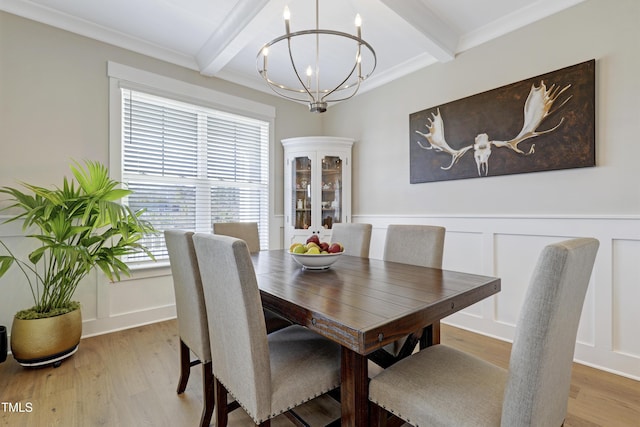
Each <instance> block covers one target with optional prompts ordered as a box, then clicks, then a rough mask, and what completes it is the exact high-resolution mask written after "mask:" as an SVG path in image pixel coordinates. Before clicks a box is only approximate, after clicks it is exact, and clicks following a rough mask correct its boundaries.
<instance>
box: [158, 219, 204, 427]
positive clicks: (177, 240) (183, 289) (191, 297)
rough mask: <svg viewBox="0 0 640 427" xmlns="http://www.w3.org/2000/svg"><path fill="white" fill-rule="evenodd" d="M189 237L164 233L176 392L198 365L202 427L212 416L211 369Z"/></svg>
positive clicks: (199, 285)
mask: <svg viewBox="0 0 640 427" xmlns="http://www.w3.org/2000/svg"><path fill="white" fill-rule="evenodd" d="M192 235H193V232H190V231H184V230H166V231H165V232H164V238H165V242H166V244H167V251H168V252H169V262H170V264H171V274H172V276H173V287H174V292H175V296H176V312H177V317H178V335H179V336H180V379H179V381H178V390H177V392H178V394H182V393H183V392H184V391H185V389H186V387H187V382H188V381H189V374H190V372H191V367H193V366H196V365H198V364H200V363H202V381H203V387H204V392H203V400H204V408H203V410H202V416H201V418H200V426H201V427H205V426H208V425H209V423H210V421H211V416H212V414H213V408H214V404H215V398H214V382H213V373H212V370H211V346H210V345H209V326H208V323H207V313H206V311H205V306H204V294H203V292H202V281H201V280H200V271H199V270H198V261H197V259H196V253H195V249H194V248H193V241H192V240H191V236H192ZM191 352H193V353H194V354H195V356H196V358H197V359H196V360H194V361H193V362H192V361H191Z"/></svg>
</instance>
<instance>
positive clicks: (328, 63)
mask: <svg viewBox="0 0 640 427" xmlns="http://www.w3.org/2000/svg"><path fill="white" fill-rule="evenodd" d="M318 1H319V0H316V28H315V29H311V30H303V31H295V32H291V30H290V21H291V13H290V11H289V8H288V7H285V10H284V23H285V29H286V34H284V35H282V36H280V37H277V38H275V39H273V40H271V41H270V42H268V43H266V44H265V45H264V46H263V47H262V48H261V49H260V51H259V52H258V55H257V59H256V65H257V68H258V73H260V75H261V76H262V78H263V79H264V80H265V81H266V82H267V83H268V84H269V87H270V88H271V89H272V90H273V91H274V92H275V93H276V94H278V95H280V96H282V97H284V98H287V99H291V100H294V101H299V102H305V103H308V104H309V111H311V112H313V113H324V112H325V111H327V105H328V103H329V102H337V101H344V100H346V99H349V98H351V97H353V96H354V95H355V94H356V93H357V92H358V89H360V84H361V83H362V82H363V81H364V80H366V79H367V78H368V77H369V76H370V75H371V74H372V73H373V70H374V69H375V67H376V53H375V51H374V50H373V48H372V47H371V45H370V44H369V43H367V42H366V41H364V40H363V39H362V20H361V18H360V15H359V14H357V15H356V19H355V26H356V35H353V34H348V33H344V32H341V31H334V30H323V29H320V27H319V6H318ZM321 40H322V43H323V46H324V47H325V51H324V52H325V53H323V55H321V54H320V44H321ZM285 42H286V43H285ZM329 42H331V44H330V45H329V44H328V43H329ZM325 43H326V44H325ZM285 45H286V49H285ZM269 58H271V59H269ZM345 58H346V60H345ZM275 61H278V62H283V63H284V62H288V64H284V67H283V68H284V69H286V70H287V71H286V72H282V71H279V70H280V67H278V71H276V69H273V70H270V69H269V68H268V67H267V65H268V63H269V62H271V63H272V64H273V63H274V62H275ZM363 62H364V64H363ZM345 64H346V65H345ZM341 66H342V67H343V70H342V71H340V74H337V75H336V74H335V72H336V70H337V69H338V68H339V67H341ZM363 69H364V71H365V72H364V73H363ZM300 70H305V71H304V76H302V75H301V73H300ZM269 71H271V72H272V74H273V75H270V74H269ZM321 71H322V78H321ZM277 73H280V74H277Z"/></svg>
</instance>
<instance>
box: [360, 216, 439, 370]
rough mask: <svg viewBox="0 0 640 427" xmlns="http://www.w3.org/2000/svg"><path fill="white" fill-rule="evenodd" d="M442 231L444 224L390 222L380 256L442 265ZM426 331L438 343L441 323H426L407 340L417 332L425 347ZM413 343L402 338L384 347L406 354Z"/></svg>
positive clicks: (417, 263)
mask: <svg viewBox="0 0 640 427" xmlns="http://www.w3.org/2000/svg"><path fill="white" fill-rule="evenodd" d="M445 231H446V229H445V228H444V227H439V226H433V225H420V224H418V225H412V224H390V225H389V226H388V227H387V235H386V239H385V243H384V252H383V255H382V259H384V260H385V261H393V262H400V263H403V264H411V265H418V266H421V267H430V268H442V257H443V254H444V236H445ZM427 334H430V335H431V337H430V339H429V341H431V342H432V343H434V344H438V343H439V342H440V322H436V323H434V324H432V325H430V326H428V327H427V328H425V329H424V330H423V331H416V334H415V335H414V336H410V337H409V339H410V340H414V339H415V338H416V336H418V335H419V339H420V347H421V348H424V347H426V342H427ZM412 342H413V341H412ZM415 346H416V344H415V342H413V344H409V343H407V339H406V338H403V339H400V340H398V341H395V342H394V343H392V344H389V345H387V346H385V350H386V351H388V352H389V353H391V354H392V355H393V356H396V357H398V356H399V357H405V356H407V355H409V354H411V353H412V352H413V350H414V348H415ZM372 360H374V361H376V362H377V363H379V364H380V365H382V366H383V367H387V366H388V364H389V363H388V362H384V361H382V360H376V359H375V358H374V356H372Z"/></svg>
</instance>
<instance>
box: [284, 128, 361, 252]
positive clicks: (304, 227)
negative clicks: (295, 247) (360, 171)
mask: <svg viewBox="0 0 640 427" xmlns="http://www.w3.org/2000/svg"><path fill="white" fill-rule="evenodd" d="M353 143H354V141H353V139H350V138H338V137H328V136H311V137H300V138H288V139H283V140H282V145H283V147H284V168H285V170H284V217H285V218H284V222H285V224H284V239H285V248H288V247H289V246H290V245H291V244H292V243H294V242H303V243H304V242H305V241H306V239H307V238H308V237H309V236H311V235H312V234H318V235H319V237H320V240H321V241H327V242H328V241H329V240H330V237H331V227H332V226H333V224H337V223H340V222H351V149H352V147H353Z"/></svg>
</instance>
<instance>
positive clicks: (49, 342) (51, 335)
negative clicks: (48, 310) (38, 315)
mask: <svg viewBox="0 0 640 427" xmlns="http://www.w3.org/2000/svg"><path fill="white" fill-rule="evenodd" d="M81 336H82V314H81V313H80V309H78V310H74V311H72V312H70V313H66V314H62V315H60V316H55V317H48V318H45V319H30V320H24V319H17V318H15V317H14V319H13V324H12V326H11V353H12V354H13V358H14V359H15V360H16V361H17V362H18V363H20V364H21V365H22V366H28V367H34V366H43V365H48V364H53V365H54V366H56V367H57V366H60V363H62V360H64V359H66V358H67V357H69V356H71V355H72V354H73V353H75V352H76V350H77V349H78V344H79V343H80V337H81Z"/></svg>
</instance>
